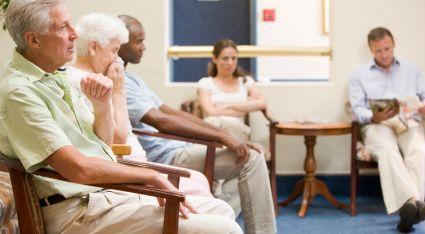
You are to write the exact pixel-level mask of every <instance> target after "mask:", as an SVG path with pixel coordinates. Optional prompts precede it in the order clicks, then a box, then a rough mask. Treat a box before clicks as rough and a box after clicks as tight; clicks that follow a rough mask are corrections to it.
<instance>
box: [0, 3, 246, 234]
mask: <svg viewBox="0 0 425 234" xmlns="http://www.w3.org/2000/svg"><path fill="white" fill-rule="evenodd" d="M6 25H7V29H8V31H9V33H10V35H11V36H12V38H13V40H14V41H15V43H16V49H15V51H14V52H13V57H12V61H11V62H10V63H9V64H8V65H7V68H6V74H5V75H4V76H3V77H2V79H1V80H0V151H1V152H2V153H3V154H5V155H7V156H9V157H11V158H17V159H19V160H20V161H21V162H22V164H23V165H24V167H25V169H26V170H27V171H28V172H33V171H35V170H37V169H39V168H42V167H51V168H53V169H54V170H56V171H57V172H58V173H60V174H61V175H62V176H64V177H65V178H67V179H68V180H69V181H71V182H63V181H58V180H53V179H47V178H44V177H36V176H34V183H35V187H36V192H37V195H38V196H39V198H40V205H41V206H42V213H43V217H44V221H45V226H46V229H47V233H77V232H80V233H92V232H96V233H117V232H121V233H160V232H161V228H162V222H161V219H162V216H163V209H162V208H161V207H159V205H158V202H157V201H156V199H155V198H152V197H148V196H139V195H137V194H131V193H124V192H119V191H114V190H107V191H105V190H101V189H100V188H97V187H92V186H83V185H79V184H75V183H72V182H76V183H83V184H101V183H143V184H149V185H152V186H155V187H158V188H162V189H167V190H176V188H175V187H173V185H171V184H170V183H169V182H168V181H167V180H166V179H164V178H163V176H161V175H160V174H158V173H157V172H155V171H153V170H149V169H141V168H135V167H127V166H124V165H120V164H117V163H116V161H115V157H114V155H113V153H112V152H111V150H110V148H109V146H108V145H110V144H111V142H112V138H113V128H114V126H113V109H112V105H111V101H110V99H111V89H112V87H113V84H112V82H111V80H109V79H108V78H106V77H104V76H102V75H89V76H87V77H85V78H83V80H82V82H81V88H82V90H83V92H84V93H85V94H86V95H87V97H89V99H90V101H91V102H92V104H93V107H94V113H93V114H92V113H91V111H90V110H88V109H87V108H86V107H85V105H84V103H83V101H82V100H81V99H80V97H78V95H77V94H76V92H75V90H73V88H71V87H70V85H69V83H68V80H67V78H66V75H65V73H64V72H63V70H61V69H60V67H61V66H63V65H64V64H65V63H66V62H68V61H70V60H72V57H73V52H74V40H75V39H76V38H77V37H78V36H77V34H76V32H75V31H74V28H73V27H72V25H71V18H70V16H69V14H68V12H67V9H66V7H65V5H64V1H61V0H15V1H12V2H11V4H10V6H9V9H8V11H7V14H6ZM186 200H188V201H189V202H190V203H191V204H192V205H190V204H189V203H188V202H186V203H184V204H183V205H182V208H181V212H182V214H183V216H185V217H186V219H182V220H181V221H180V222H179V223H180V226H179V229H180V231H181V232H184V233H201V232H203V233H240V232H241V230H240V228H239V226H238V225H237V224H236V223H235V222H234V220H232V218H234V217H233V212H232V210H231V208H230V207H229V206H228V205H227V204H225V203H224V202H220V201H219V200H215V199H211V198H199V197H191V196H188V198H187V199H186ZM200 213H203V214H200Z"/></svg>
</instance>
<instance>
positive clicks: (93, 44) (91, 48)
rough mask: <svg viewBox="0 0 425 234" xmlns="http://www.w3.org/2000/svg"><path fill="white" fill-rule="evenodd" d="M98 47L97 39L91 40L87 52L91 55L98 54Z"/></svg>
mask: <svg viewBox="0 0 425 234" xmlns="http://www.w3.org/2000/svg"><path fill="white" fill-rule="evenodd" d="M96 49H97V43H96V42H95V41H91V42H89V46H88V49H87V52H88V54H89V55H90V56H95V55H96Z"/></svg>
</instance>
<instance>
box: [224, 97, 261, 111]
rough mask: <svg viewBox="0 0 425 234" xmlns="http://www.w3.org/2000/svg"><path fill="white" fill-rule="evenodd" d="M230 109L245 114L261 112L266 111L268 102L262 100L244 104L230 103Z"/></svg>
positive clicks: (253, 100)
mask: <svg viewBox="0 0 425 234" xmlns="http://www.w3.org/2000/svg"><path fill="white" fill-rule="evenodd" d="M229 108H230V109H232V110H235V111H243V112H251V111H260V110H264V109H266V102H265V101H264V100H262V99H252V100H247V101H243V102H235V103H230V104H229Z"/></svg>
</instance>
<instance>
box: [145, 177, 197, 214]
mask: <svg viewBox="0 0 425 234" xmlns="http://www.w3.org/2000/svg"><path fill="white" fill-rule="evenodd" d="M149 184H150V185H153V186H154V187H155V188H159V189H164V190H167V191H174V192H178V191H179V190H178V189H177V188H176V187H174V185H172V184H171V183H170V181H168V180H167V179H166V178H165V176H163V175H161V174H159V173H158V174H157V175H155V176H153V178H152V180H151V182H150V183H149ZM157 199H158V203H159V205H160V206H162V207H164V206H165V199H164V198H157ZM189 212H191V213H193V214H198V211H197V210H196V209H195V208H194V207H193V206H192V205H191V204H190V203H189V201H188V200H187V199H186V200H185V201H184V202H181V203H180V213H181V214H182V215H183V217H184V218H186V219H188V218H189Z"/></svg>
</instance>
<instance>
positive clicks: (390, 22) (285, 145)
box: [0, 0, 425, 174]
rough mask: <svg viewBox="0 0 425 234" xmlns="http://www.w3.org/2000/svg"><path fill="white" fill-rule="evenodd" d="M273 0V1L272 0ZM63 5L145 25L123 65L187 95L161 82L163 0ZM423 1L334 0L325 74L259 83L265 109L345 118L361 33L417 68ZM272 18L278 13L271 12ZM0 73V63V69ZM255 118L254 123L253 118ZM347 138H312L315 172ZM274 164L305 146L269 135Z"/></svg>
mask: <svg viewBox="0 0 425 234" xmlns="http://www.w3.org/2000/svg"><path fill="white" fill-rule="evenodd" d="M274 1H278V0H274ZM68 5H69V9H70V12H71V15H72V16H73V18H74V21H76V20H77V19H78V17H79V16H81V15H83V14H86V13H88V12H92V11H96V12H106V13H112V14H118V13H126V14H131V15H134V16H136V17H138V18H139V19H141V20H142V21H143V23H144V25H145V28H146V31H147V40H146V45H147V47H148V49H147V51H146V53H145V57H144V59H143V62H142V64H141V65H138V66H130V70H132V71H134V72H136V73H138V74H140V75H141V76H142V77H144V78H145V81H146V82H147V83H148V85H150V86H151V87H152V89H153V90H154V91H155V92H157V93H158V94H159V96H161V97H162V98H163V99H164V100H165V102H166V103H168V104H170V105H171V106H175V107H178V106H179V104H180V103H181V102H182V101H184V100H186V99H188V98H191V97H194V95H195V88H194V87H193V86H188V85H183V86H182V85H179V86H176V85H169V84H166V83H167V82H166V81H167V79H168V77H166V76H168V62H167V60H166V56H165V51H166V44H167V43H168V36H167V35H168V16H167V15H166V14H167V12H168V1H166V0H156V1H154V0H121V1H111V0H102V1H101V0H90V1H83V0H72V1H71V0H70V1H68ZM423 12H425V1H423V0H410V1H408V2H407V1H405V0H373V1H371V0H334V1H333V9H332V17H333V27H332V34H331V46H332V48H333V53H334V57H333V60H332V63H331V79H330V82H328V83H323V84H308V83H301V84H275V85H272V86H270V85H268V86H261V87H260V89H261V91H262V92H263V93H264V95H265V96H266V98H267V100H268V103H269V105H270V107H271V110H272V114H273V115H274V117H275V118H277V119H280V120H291V119H294V118H300V117H306V116H318V117H321V118H326V119H333V120H347V116H346V115H345V113H344V111H343V104H344V102H345V101H346V100H347V82H348V78H349V75H350V73H351V72H352V71H353V70H354V69H355V68H356V67H357V66H359V65H360V64H361V63H363V62H366V61H367V60H368V59H369V58H370V57H369V52H368V49H367V46H366V44H365V38H366V34H367V32H368V31H369V30H370V29H371V28H372V27H375V26H378V25H382V26H386V27H388V28H390V29H391V30H392V31H393V33H394V35H395V37H396V43H397V48H396V55H398V56H399V57H400V58H406V59H408V60H409V61H410V62H412V63H415V64H417V65H418V66H419V67H420V68H421V69H422V70H423V71H425V53H423V49H424V47H423V42H424V41H425V27H423V22H425V15H424V14H423ZM278 17H279V16H278ZM12 48H13V43H12V42H11V40H10V39H9V36H8V35H7V33H5V32H1V33H0V51H2V53H0V62H1V63H5V62H6V61H7V60H8V58H9V57H10V54H11V50H12ZM1 71H3V68H1ZM257 120H258V121H257ZM253 121H255V124H254V125H253V131H254V134H255V136H256V137H255V138H256V139H257V140H259V141H262V142H265V141H267V137H268V136H267V129H266V128H265V127H264V124H265V122H264V120H262V119H261V118H260V116H259V115H257V114H254V116H253ZM349 140H350V139H349V137H348V136H343V137H319V138H318V143H317V145H316V155H317V161H318V172H319V173H323V174H334V173H348V172H349V161H348V158H349ZM277 152H278V155H277V156H278V160H277V163H278V165H277V170H278V172H279V173H282V174H283V173H284V174H288V173H301V172H302V166H303V159H304V154H305V148H304V145H303V141H302V138H300V137H287V136H280V137H278V140H277Z"/></svg>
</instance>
